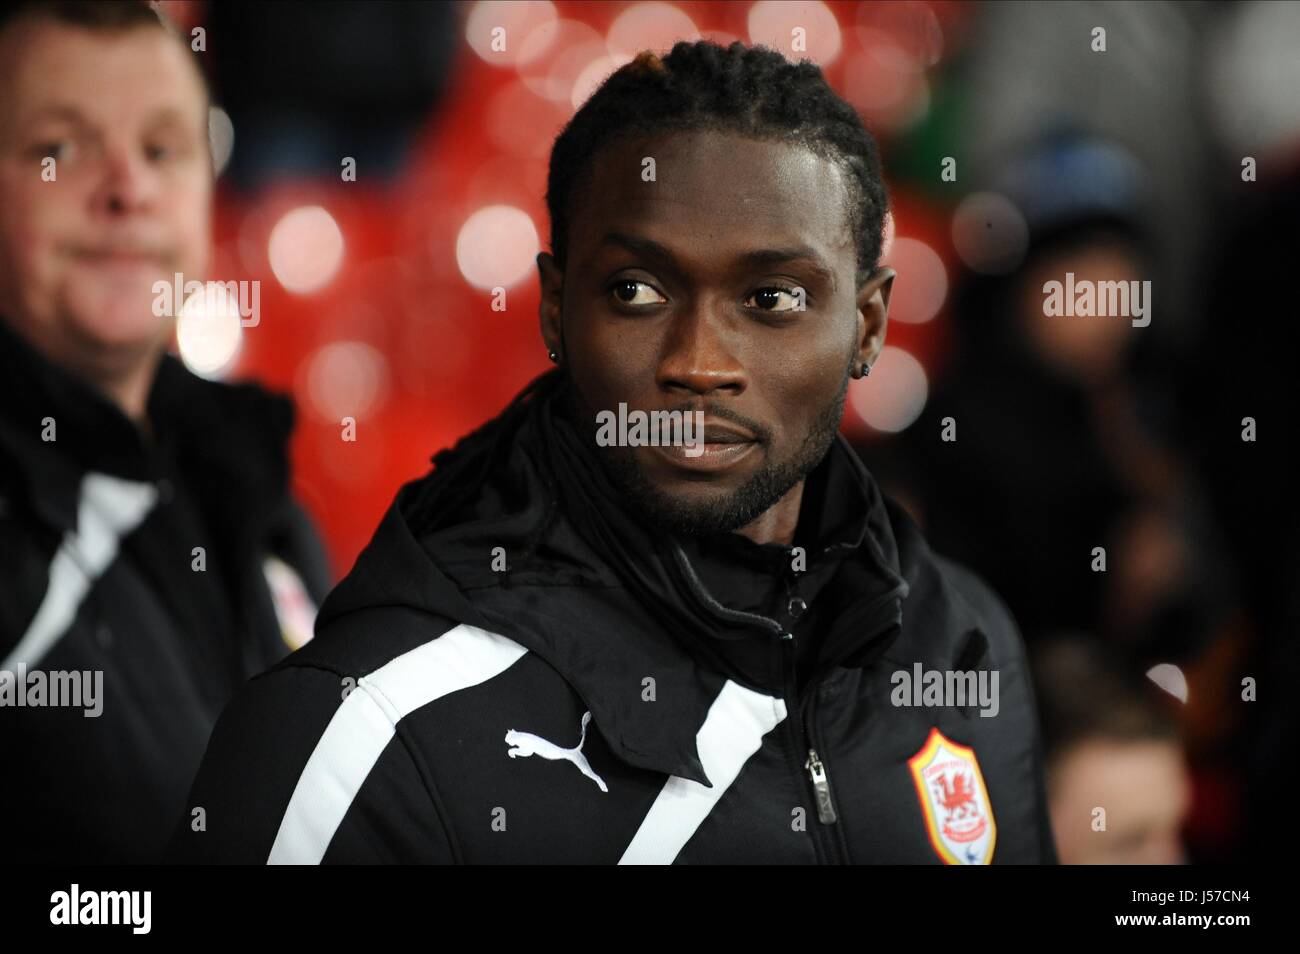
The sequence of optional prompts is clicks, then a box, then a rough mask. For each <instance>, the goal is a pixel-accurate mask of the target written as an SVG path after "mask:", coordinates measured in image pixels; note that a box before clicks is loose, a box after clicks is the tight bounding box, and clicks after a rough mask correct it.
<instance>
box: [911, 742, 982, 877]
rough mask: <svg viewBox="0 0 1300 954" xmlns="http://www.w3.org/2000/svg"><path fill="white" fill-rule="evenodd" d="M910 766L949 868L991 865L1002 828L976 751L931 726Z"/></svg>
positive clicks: (928, 823)
mask: <svg viewBox="0 0 1300 954" xmlns="http://www.w3.org/2000/svg"><path fill="white" fill-rule="evenodd" d="M907 765H908V768H910V769H911V770H912V779H913V781H915V782H916V792H917V794H918V795H919V796H920V798H921V810H922V811H923V812H924V813H925V827H926V830H927V831H928V832H929V835H930V844H932V845H933V846H934V850H935V851H936V852H938V854H939V857H940V858H942V859H943V860H944V863H945V864H950V865H986V864H989V863H990V862H991V861H992V860H993V846H994V843H995V842H996V841H997V837H998V827H997V824H996V823H995V822H994V820H993V809H992V807H991V806H990V804H989V793H988V791H987V790H986V789H985V788H984V776H983V774H982V773H981V772H980V766H979V762H977V761H976V760H975V751H974V750H973V749H971V748H969V747H968V746H965V745H958V744H957V743H956V742H953V741H952V740H951V739H948V738H947V737H946V736H944V734H943V733H942V732H940V731H939V730H938V729H937V728H932V729H931V730H930V737H929V738H928V739H926V740H925V745H923V746H921V751H919V752H917V753H916V754H915V755H913V756H912V757H911V758H910V759H908V760H907Z"/></svg>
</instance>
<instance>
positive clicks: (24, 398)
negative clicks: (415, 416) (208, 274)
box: [0, 3, 328, 863]
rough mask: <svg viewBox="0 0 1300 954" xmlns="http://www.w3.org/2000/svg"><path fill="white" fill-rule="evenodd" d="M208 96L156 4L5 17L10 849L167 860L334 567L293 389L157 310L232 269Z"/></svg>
mask: <svg viewBox="0 0 1300 954" xmlns="http://www.w3.org/2000/svg"><path fill="white" fill-rule="evenodd" d="M207 117H208V97H207V92H206V90H205V88H204V83H203V79H202V76H201V74H200V73H199V71H198V69H197V68H196V66H195V64H194V63H193V62H192V61H191V53H190V51H189V49H188V48H187V46H186V44H185V43H184V42H183V41H182V40H180V39H179V38H178V37H177V36H175V35H174V34H172V33H171V32H170V31H169V30H167V29H165V28H164V25H163V24H162V22H161V21H160V20H159V19H158V17H157V15H156V14H155V13H154V12H153V11H152V10H150V8H149V7H147V6H145V5H144V4H141V3H103V4H100V3H85V4H77V3H59V4H50V3H28V4H17V5H11V6H7V7H5V8H4V10H3V11H2V13H0V752H2V753H3V756H4V767H5V770H4V773H3V780H2V781H0V818H3V819H4V821H5V838H4V845H3V849H2V850H0V859H2V860H3V861H4V862H6V863H15V862H41V863H60V862H137V861H156V860H158V859H159V857H160V856H161V854H162V850H163V848H164V847H165V845H166V841H167V837H168V835H169V834H170V833H171V832H172V830H173V828H174V823H175V819H176V816H177V814H178V813H179V812H180V811H181V810H182V808H183V805H184V802H185V795H186V793H187V791H188V789H189V786H190V784H191V783H192V781H193V778H194V773H195V772H196V771H197V769H198V765H199V760H200V758H201V757H202V754H203V749H204V746H205V745H206V744H207V740H208V735H209V733H210V732H211V730H212V726H213V725H214V724H215V722H216V717H217V715H218V713H219V712H220V711H221V707H222V706H223V705H224V704H225V703H226V702H227V701H228V700H229V698H230V696H231V695H232V694H233V693H234V691H235V690H236V689H237V688H238V687H239V686H240V685H242V684H243V682H244V681H246V680H247V679H248V678H249V677H250V676H252V675H254V674H255V673H258V672H260V671H262V670H264V669H266V668H267V667H269V666H270V665H272V664H273V663H275V662H276V661H278V660H279V659H280V658H282V657H283V656H285V655H286V654H287V653H288V652H289V650H290V649H292V648H295V647H296V646H298V645H301V643H302V642H304V641H305V638H307V637H309V636H310V631H311V630H310V627H311V613H312V607H313V602H319V600H320V599H321V597H323V595H324V591H325V589H326V588H327V586H328V575H327V567H326V565H325V562H324V555H323V552H322V550H321V548H320V546H319V542H318V540H317V538H316V535H315V533H314V531H313V530H312V528H311V527H310V524H309V523H308V522H307V520H306V517H305V515H304V514H303V513H302V512H301V510H299V509H298V508H297V507H296V506H295V505H294V503H293V501H292V500H291V498H290V496H289V493H288V464H287V459H286V443H287V439H288V435H289V432H290V429H291V428H292V422H293V409H292V406H291V405H290V403H289V401H288V400H287V399H285V398H283V397H278V396H273V395H270V394H268V393H266V392H264V391H262V390H261V389H260V388H256V387H254V386H251V385H242V386H237V387H236V386H230V385H225V384H219V383H216V382H211V381H205V380H203V379H201V378H199V377H197V376H195V375H194V374H192V373H190V372H189V371H188V370H186V368H185V367H184V366H183V365H182V364H181V362H180V361H178V360H177V359H176V358H174V357H171V356H170V355H168V354H166V352H165V348H166V345H167V342H168V340H169V338H170V335H171V333H172V330H173V326H174V324H175V322H174V318H173V317H172V316H171V315H170V314H168V313H167V312H168V309H158V310H156V309H155V308H154V307H153V304H154V301H155V298H156V295H155V293H154V284H155V283H156V282H163V283H165V284H166V285H167V286H171V284H172V282H173V280H174V276H175V275H176V274H177V273H180V274H182V275H183V276H184V278H185V280H187V281H188V280H191V279H192V280H195V281H198V280H200V279H201V277H202V276H203V273H204V269H205V268H206V265H207V258H208V254H209V245H210V241H211V238H210V234H209V227H210V220H209V210H210V206H211V201H212V164H211V156H210V154H209V152H208V140H207ZM159 311H162V312H163V313H162V314H160V313H159Z"/></svg>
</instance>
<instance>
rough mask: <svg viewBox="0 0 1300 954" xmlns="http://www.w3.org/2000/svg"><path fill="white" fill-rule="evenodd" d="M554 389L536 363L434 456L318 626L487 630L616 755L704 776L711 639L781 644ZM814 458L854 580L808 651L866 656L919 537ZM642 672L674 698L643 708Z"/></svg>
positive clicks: (900, 591)
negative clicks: (545, 672) (538, 668)
mask: <svg viewBox="0 0 1300 954" xmlns="http://www.w3.org/2000/svg"><path fill="white" fill-rule="evenodd" d="M564 386H565V385H564V383H563V379H562V378H561V376H560V373H559V372H558V371H551V372H548V374H546V375H543V376H542V377H540V378H538V379H537V380H536V381H534V382H533V383H532V384H531V385H530V386H529V387H528V388H527V389H525V391H524V392H522V393H521V394H520V395H519V397H517V398H516V399H515V401H514V402H513V403H512V404H511V405H510V407H508V408H507V409H506V411H505V412H503V413H502V414H501V415H500V416H499V417H497V418H495V419H494V420H492V421H490V422H488V424H487V425H485V426H484V427H483V428H481V429H479V430H478V431H476V432H474V433H473V434H471V435H469V436H468V437H466V438H464V439H463V440H461V441H460V442H459V443H458V444H457V445H456V447H455V448H453V449H451V450H450V451H443V452H441V453H439V454H438V455H435V457H434V459H433V462H434V465H435V466H434V470H433V471H432V472H431V473H430V474H428V475H427V476H425V477H423V478H421V479H419V480H416V481H413V482H411V483H408V484H407V485H405V486H404V487H403V488H402V489H401V491H400V492H399V493H398V495H397V498H396V500H395V501H394V503H393V505H392V506H391V507H390V508H389V510H388V511H387V513H386V514H385V516H384V518H383V520H382V522H381V524H380V526H379V528H378V530H377V531H376V533H375V536H374V538H373V539H372V541H371V542H370V544H369V545H368V546H367V547H366V549H365V550H364V551H363V552H362V553H361V555H360V556H359V557H358V559H357V562H356V565H355V566H354V568H353V570H352V571H351V573H350V574H349V575H348V576H347V577H346V578H345V579H344V580H343V581H342V582H341V583H340V584H339V586H338V587H337V588H336V589H335V590H334V591H333V592H332V593H331V594H330V596H329V597H328V599H327V600H326V601H325V604H324V605H323V606H322V608H321V612H320V615H319V618H318V621H317V626H318V629H323V628H326V627H328V625H329V624H330V623H332V622H333V621H335V620H338V619H339V618H341V617H344V616H346V615H348V614H350V613H353V612H355V611H358V610H363V609H369V608H375V607H405V608H409V609H414V610H417V611H420V612H425V613H429V614H433V615H435V616H438V617H443V618H445V619H447V620H451V621H454V622H455V623H463V624H468V625H471V626H477V627H480V628H482V629H486V630H490V631H492V632H495V633H500V634H502V635H504V636H507V637H508V638H511V639H513V640H515V641H516V642H518V643H520V644H521V645H523V646H524V647H525V648H527V649H528V650H530V651H532V652H535V653H537V654H538V655H539V656H540V657H542V658H543V659H544V660H545V661H546V662H547V663H548V664H550V665H551V666H552V667H553V668H555V669H556V670H557V671H558V672H559V673H560V674H561V675H562V676H564V677H565V679H566V680H567V681H568V682H569V683H570V685H572V686H573V688H574V690H575V691H576V692H577V693H578V695H579V696H580V697H582V698H583V700H584V701H585V702H586V704H587V705H588V706H589V708H590V709H591V711H592V714H593V717H594V721H595V724H596V726H597V727H598V728H599V730H600V731H601V733H602V735H604V737H605V738H606V740H607V741H608V742H609V744H610V746H611V747H612V748H614V749H615V750H617V751H618V752H619V753H620V754H621V756H622V757H623V758H624V759H625V760H627V761H628V762H629V763H631V764H633V765H636V766H639V767H642V768H647V769H652V770H654V771H660V772H667V773H669V774H673V775H677V776H679V777H682V778H687V779H692V780H694V781H697V782H700V783H701V784H704V785H708V784H709V782H708V779H707V777H706V776H705V774H704V770H703V767H702V765H701V763H700V758H699V754H698V751H697V750H696V747H695V734H696V732H697V730H698V729H699V727H700V725H701V724H702V723H703V722H704V719H705V717H706V716H707V714H708V708H709V705H710V704H711V703H712V701H713V699H714V698H715V697H716V696H717V690H718V687H719V685H720V683H721V678H720V677H719V676H718V675H717V673H716V667H713V666H710V665H708V664H707V663H706V662H705V660H707V659H708V658H709V656H710V654H709V647H710V646H711V645H712V644H713V643H714V642H715V641H720V640H721V641H726V640H736V639H755V638H762V639H767V640H774V639H779V638H780V637H781V636H782V635H783V632H782V630H783V627H782V626H781V624H780V623H779V622H778V621H776V620H773V619H769V618H767V617H764V616H761V615H758V614H754V613H747V612H740V611H737V610H734V609H731V608H728V607H727V606H724V605H723V604H722V603H720V602H719V601H718V600H716V599H714V598H713V596H712V595H711V594H710V593H709V592H708V591H707V590H706V589H705V587H704V585H703V584H702V583H701V582H700V579H699V577H698V575H697V574H696V573H695V572H694V568H693V567H692V565H691V561H690V559H689V558H688V557H687V555H686V553H685V551H684V550H683V548H682V546H681V544H680V542H679V541H677V540H676V539H675V538H674V537H673V536H672V535H670V534H667V533H664V532H662V531H659V530H656V529H655V528H654V527H652V526H649V525H647V524H645V523H643V522H642V521H641V520H640V519H639V518H637V517H636V516H635V515H633V514H631V513H629V508H628V507H627V506H626V505H625V504H624V503H623V500H622V497H621V494H620V493H619V491H618V490H617V489H616V488H615V487H614V485H613V484H612V483H611V482H610V481H609V479H608V478H607V477H606V476H605V474H604V472H603V468H602V467H601V466H600V464H599V461H597V460H595V458H594V455H593V454H592V453H591V452H590V451H589V450H588V449H587V448H586V445H585V444H584V443H583V439H582V438H581V437H580V436H579V435H578V433H577V432H576V429H575V428H574V427H573V426H572V425H571V424H570V423H569V420H568V417H567V416H566V415H565V414H564V413H563V411H562V409H561V408H560V405H559V402H560V401H561V400H562V397H561V389H562V388H563V387H564ZM819 466H834V467H837V468H842V469H844V470H843V473H845V474H847V475H849V477H848V485H849V486H851V487H852V488H854V492H855V493H856V494H858V495H860V501H861V514H862V517H861V519H859V520H858V521H856V523H855V524H854V525H853V526H851V527H850V528H849V531H848V533H847V536H843V537H842V538H841V539H837V540H835V541H834V542H832V543H831V544H830V545H828V546H827V547H826V548H825V552H826V553H829V552H830V551H833V550H837V549H838V550H843V551H844V553H845V555H846V556H847V558H846V559H844V560H843V564H842V566H841V568H840V570H839V571H838V572H839V573H841V574H844V573H848V574H852V575H853V579H852V580H851V582H850V583H849V584H848V585H846V586H841V587H839V589H841V590H845V591H847V592H850V593H852V594H854V599H853V600H852V601H851V602H849V603H847V604H846V605H845V606H843V607H842V608H841V610H840V611H838V612H837V614H836V617H835V623H834V625H833V626H831V627H830V629H829V631H828V632H827V634H826V636H825V638H824V640H823V643H822V647H821V652H820V656H819V658H820V659H821V660H822V661H823V662H825V663H828V664H834V665H842V666H855V665H856V666H860V665H865V664H866V663H867V662H870V661H871V660H874V659H876V658H878V657H879V656H880V655H881V654H882V653H884V651H885V650H886V649H887V648H888V646H889V645H890V644H891V643H892V642H893V641H894V640H895V639H896V638H897V636H898V635H899V632H900V629H901V619H902V601H903V600H904V598H906V596H907V594H908V590H909V583H908V582H907V580H906V578H905V577H906V576H907V574H908V572H909V564H911V565H912V569H913V572H915V571H916V569H917V568H919V567H920V566H921V565H922V564H923V563H925V562H926V561H927V557H926V554H925V552H924V541H922V540H921V538H920V536H919V534H918V533H917V532H916V530H915V528H914V527H913V526H912V525H911V523H910V521H906V518H903V519H904V527H903V532H902V533H896V528H895V523H896V521H897V520H898V519H899V512H897V511H895V512H893V513H892V514H891V507H888V506H887V505H886V501H885V498H884V497H883V495H882V494H881V492H880V490H879V487H878V486H877V485H876V483H875V481H874V480H873V479H872V478H871V476H870V475H869V474H868V472H867V471H866V469H865V467H863V465H862V463H861V461H860V460H859V459H858V457H857V455H856V454H855V453H854V452H853V451H852V449H851V448H850V447H849V446H848V445H847V443H846V442H845V441H844V440H843V438H837V439H836V441H835V443H834V444H833V446H832V449H831V451H830V452H829V453H828V455H827V458H826V459H825V460H824V461H823V464H822V465H819ZM819 555H820V554H818V553H809V554H808V559H809V561H812V560H814V559H816V558H817V557H818V556H819ZM560 594H564V595H560ZM629 610H631V611H629ZM309 649H310V646H309ZM647 677H653V679H654V681H655V684H656V690H657V696H658V697H659V698H671V699H672V700H673V704H672V705H671V706H656V707H653V708H654V713H653V715H652V716H651V715H649V714H648V707H647V706H646V705H645V704H644V701H643V700H642V697H641V690H642V686H643V680H645V679H646V678H647Z"/></svg>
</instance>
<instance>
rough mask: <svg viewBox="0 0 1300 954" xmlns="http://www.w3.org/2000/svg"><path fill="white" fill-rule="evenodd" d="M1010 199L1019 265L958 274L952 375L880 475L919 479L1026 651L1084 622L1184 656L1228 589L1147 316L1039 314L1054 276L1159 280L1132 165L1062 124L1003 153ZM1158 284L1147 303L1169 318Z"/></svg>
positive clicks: (1140, 658)
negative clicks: (1008, 155) (1021, 231)
mask: <svg viewBox="0 0 1300 954" xmlns="http://www.w3.org/2000/svg"><path fill="white" fill-rule="evenodd" d="M1000 192H1001V194H1003V195H1007V196H1009V197H1010V198H1011V201H1012V203H1013V205H1014V207H1015V209H1017V210H1018V212H1019V214H1020V215H1023V217H1024V221H1025V226H1026V228H1027V234H1028V249H1027V252H1026V253H1025V255H1024V259H1023V262H1022V263H1021V264H1020V265H1019V266H1018V267H1015V268H1013V269H1012V270H1011V271H1010V272H1008V273H1006V274H997V273H996V270H993V269H990V271H993V272H994V273H992V274H984V275H971V276H969V277H968V278H967V279H965V281H964V284H963V286H962V287H961V288H960V289H959V291H958V293H957V296H956V299H955V301H954V304H953V313H954V314H953V317H954V326H955V337H956V341H955V345H954V351H955V357H954V358H953V362H952V366H951V367H950V368H949V369H948V370H947V371H946V372H945V373H944V375H943V376H942V378H941V380H940V382H939V383H938V385H937V386H936V389H935V392H934V394H933V395H932V397H931V399H930V401H929V402H928V404H927V406H926V408H925V411H924V412H923V413H922V415H921V416H920V418H918V420H917V422H916V423H915V424H914V425H913V426H912V427H911V428H909V429H908V430H907V431H906V432H904V434H903V435H902V437H901V438H900V439H899V440H898V441H897V442H896V444H895V446H894V447H893V448H891V449H890V450H889V451H887V452H885V453H884V454H883V455H882V456H884V457H888V458H890V459H889V460H887V461H885V462H884V463H882V470H884V471H885V472H886V473H888V472H890V471H894V476H893V479H891V480H890V481H889V483H890V484H891V485H892V484H894V483H895V482H896V481H897V482H898V483H901V485H902V486H903V487H907V488H909V489H910V491H911V496H910V500H911V504H912V508H913V510H914V511H915V512H916V516H917V517H918V518H919V519H920V520H921V521H922V522H923V524H924V526H925V527H926V530H927V532H928V533H929V534H930V535H931V538H932V539H933V540H934V542H935V547H936V549H938V550H939V551H940V552H944V553H948V554H950V555H951V556H953V557H955V558H956V559H958V560H961V561H964V562H968V563H970V564H971V565H973V566H975V567H977V568H978V569H979V571H980V572H981V573H983V574H985V575H987V576H988V578H989V579H990V582H991V583H992V584H993V585H994V586H995V587H997V588H998V590H999V592H1002V593H1004V594H1005V596H1006V599H1007V602H1008V604H1009V605H1010V606H1011V607H1012V608H1013V611H1014V612H1015V613H1016V615H1017V617H1018V618H1019V619H1020V621H1021V626H1022V629H1023V630H1024V633H1025V638H1026V640H1027V641H1028V642H1029V643H1030V644H1031V646H1032V644H1033V642H1034V641H1035V640H1036V639H1037V638H1038V637H1040V636H1041V635H1043V634H1047V633H1052V632H1056V631H1060V630H1067V629H1070V630H1084V631H1088V632H1094V633H1097V634H1098V635H1099V636H1100V637H1101V638H1102V639H1103V640H1105V641H1107V642H1109V643H1111V644H1112V645H1113V646H1114V647H1116V648H1117V649H1121V650H1122V651H1123V652H1124V653H1125V654H1126V655H1127V656H1129V657H1130V658H1132V659H1134V660H1135V661H1137V662H1151V661H1156V660H1157V659H1186V658H1188V657H1190V656H1191V655H1193V654H1194V653H1195V652H1196V651H1197V650H1198V649H1199V648H1200V647H1201V646H1203V645H1204V644H1205V643H1206V642H1207V641H1208V640H1209V639H1210V638H1211V637H1212V636H1213V634H1214V633H1215V632H1216V631H1217V630H1218V628H1219V627H1221V626H1222V625H1223V624H1224V621H1225V619H1226V618H1227V616H1228V613H1229V610H1230V609H1231V606H1232V591H1231V586H1230V577H1229V574H1228V571H1227V564H1226V560H1225V555H1224V552H1223V548H1222V546H1220V545H1218V534H1217V531H1216V529H1215V528H1214V525H1213V523H1212V522H1211V520H1210V518H1209V514H1208V508H1207V504H1206V503H1205V501H1204V497H1203V494H1202V492H1201V491H1200V489H1199V488H1198V487H1197V485H1196V481H1195V479H1194V477H1193V475H1192V473H1191V472H1190V471H1189V470H1188V468H1187V466H1186V464H1185V462H1184V460H1183V459H1182V457H1181V455H1180V453H1179V451H1178V449H1177V448H1176V447H1175V446H1174V444H1173V443H1172V441H1171V435H1173V434H1175V433H1176V421H1175V419H1174V410H1175V409H1174V407H1173V401H1172V391H1171V390H1170V388H1169V382H1168V381H1165V380H1162V379H1160V378H1159V377H1157V376H1156V372H1155V370H1154V369H1153V368H1152V366H1151V364H1150V363H1149V362H1148V363H1147V364H1145V365H1144V363H1143V355H1144V342H1143V340H1142V339H1143V336H1144V334H1145V333H1146V332H1147V330H1148V327H1149V326H1143V325H1141V324H1140V322H1141V321H1143V320H1145V319H1144V318H1132V319H1131V318H1130V317H1129V316H1127V315H1120V316H1115V315H1102V314H1097V315H1092V316H1084V315H1073V314H1067V315H1056V314H1049V313H1048V311H1047V310H1046V308H1045V301H1046V299H1047V297H1048V296H1047V294H1046V293H1045V286H1046V285H1047V283H1048V282H1053V281H1054V282H1059V283H1061V284H1062V285H1065V284H1066V283H1067V281H1069V279H1068V278H1067V276H1069V275H1073V283H1074V285H1075V286H1077V287H1082V286H1083V284H1084V283H1088V282H1093V283H1097V284H1098V285H1100V283H1102V282H1123V283H1131V282H1138V283H1141V282H1142V281H1143V280H1146V279H1148V278H1149V276H1150V274H1151V266H1150V255H1149V250H1148V236H1147V234H1146V232H1145V231H1144V229H1143V227H1142V225H1141V223H1142V221H1143V217H1142V214H1141V213H1142V209H1141V205H1140V196H1141V194H1142V178H1141V173H1140V171H1139V170H1138V168H1137V165H1136V163H1135V162H1134V161H1133V160H1131V158H1129V157H1128V156H1127V155H1126V154H1125V153H1124V152H1122V151H1121V150H1120V149H1119V148H1118V147H1116V146H1113V145H1110V144H1107V143H1102V142H1097V141H1094V140H1090V139H1087V138H1084V137H1078V136H1074V135H1071V134H1067V133H1057V134H1053V135H1051V136H1050V137H1049V138H1048V139H1047V140H1045V141H1044V142H1043V143H1042V144H1040V145H1039V146H1038V147H1036V148H1035V149H1033V150H1031V151H1030V152H1028V153H1027V154H1026V155H1025V156H1024V157H1023V158H1021V159H1019V160H1017V161H1014V162H1011V163H1009V164H1008V168H1007V171H1006V174H1005V177H1004V182H1003V184H1002V186H1001V189H1000ZM996 225H997V226H998V227H1004V226H1003V225H1002V223H996ZM1152 285H1153V288H1152V294H1151V296H1150V300H1149V301H1147V302H1146V304H1145V306H1144V307H1146V308H1149V309H1154V310H1155V311H1157V312H1158V311H1159V309H1160V308H1161V307H1162V303H1161V299H1160V296H1159V292H1160V285H1159V283H1158V282H1153V283H1152ZM1066 294H1070V293H1069V292H1066ZM1130 304H1131V303H1130ZM1147 317H1149V314H1148V316H1147ZM1135 322H1136V324H1135ZM949 418H951V419H952V422H953V423H952V426H951V428H949V429H948V431H949V433H948V438H947V439H945V436H944V433H945V427H946V425H945V421H946V420H947V419H949ZM873 459H874V458H873ZM1097 547H1102V548H1104V550H1105V554H1104V560H1105V563H1104V567H1103V566H1102V565H1101V563H1100V562H1099V554H1098V553H1097V552H1095V548H1097Z"/></svg>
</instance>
